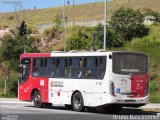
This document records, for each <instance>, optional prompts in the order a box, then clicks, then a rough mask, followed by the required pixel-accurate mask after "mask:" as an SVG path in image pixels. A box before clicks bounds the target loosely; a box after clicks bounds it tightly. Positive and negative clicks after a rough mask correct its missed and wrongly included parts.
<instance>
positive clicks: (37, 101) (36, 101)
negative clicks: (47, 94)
mask: <svg viewBox="0 0 160 120" xmlns="http://www.w3.org/2000/svg"><path fill="white" fill-rule="evenodd" d="M32 100H33V103H34V106H35V107H37V108H41V107H43V103H42V102H41V95H40V93H39V91H35V92H34V94H33V97H32Z"/></svg>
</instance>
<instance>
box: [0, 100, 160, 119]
mask: <svg viewBox="0 0 160 120" xmlns="http://www.w3.org/2000/svg"><path fill="white" fill-rule="evenodd" d="M0 114H1V116H0V120H1V119H2V120H113V119H119V120H122V119H123V120H124V119H133V118H135V119H140V120H141V119H142V118H144V117H145V118H144V119H145V120H147V118H148V120H151V119H154V120H157V119H160V117H158V115H157V113H156V112H151V111H142V110H141V109H132V108H123V110H122V111H121V112H119V113H118V114H117V115H113V114H106V113H105V112H104V111H103V110H101V109H98V111H97V112H96V113H92V112H74V111H72V110H65V108H64V107H63V106H61V107H57V106H54V107H51V108H35V107H34V106H33V104H32V103H28V102H20V101H10V100H4V101H0ZM151 117H152V118H151Z"/></svg>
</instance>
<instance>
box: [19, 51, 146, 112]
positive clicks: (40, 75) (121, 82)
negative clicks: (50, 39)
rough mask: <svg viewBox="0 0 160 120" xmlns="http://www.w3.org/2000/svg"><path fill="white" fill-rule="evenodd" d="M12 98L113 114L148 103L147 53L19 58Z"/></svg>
mask: <svg viewBox="0 0 160 120" xmlns="http://www.w3.org/2000/svg"><path fill="white" fill-rule="evenodd" d="M19 75H20V77H19V84H18V98H19V100H24V101H33V102H34V105H35V106H36V107H42V106H43V105H48V104H52V105H57V104H59V105H65V106H66V107H69V106H72V108H73V110H75V111H83V110H84V107H97V106H102V107H103V108H104V110H106V111H108V110H109V111H112V112H117V111H118V110H120V108H122V107H123V106H131V107H139V106H142V105H145V104H147V103H148V101H149V70H148V55H147V54H145V53H139V52H122V51H117V52H116V51H115V52H105V51H101V52H100V51H96V52H76V51H72V52H52V53H26V54H22V55H21V56H20V66H19Z"/></svg>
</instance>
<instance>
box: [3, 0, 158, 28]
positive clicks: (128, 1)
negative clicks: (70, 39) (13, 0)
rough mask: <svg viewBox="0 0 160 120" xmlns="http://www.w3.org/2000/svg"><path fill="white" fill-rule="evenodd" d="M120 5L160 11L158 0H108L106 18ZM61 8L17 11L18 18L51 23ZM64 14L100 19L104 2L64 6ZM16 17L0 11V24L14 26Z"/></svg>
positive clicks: (36, 22)
mask: <svg viewBox="0 0 160 120" xmlns="http://www.w3.org/2000/svg"><path fill="white" fill-rule="evenodd" d="M121 6H125V7H131V8H134V9H140V10H141V11H144V10H145V9H152V10H154V11H158V12H160V0H113V1H112V2H108V18H110V16H111V15H112V13H113V12H114V11H115V10H117V9H118V8H119V7H121ZM62 10H63V9H62V7H56V8H48V9H37V10H25V11H21V12H18V16H19V19H18V20H19V21H21V20H22V19H24V20H26V21H27V24H30V25H37V24H47V23H53V19H54V17H55V16H56V15H57V14H60V15H62ZM65 14H66V16H68V20H69V21H83V20H101V19H103V17H104V3H103V2H98V3H89V4H83V5H76V6H75V7H74V12H73V6H72V5H71V6H68V7H66V9H65ZM73 15H74V17H73ZM16 18H17V17H16V13H0V20H1V22H0V26H2V25H3V26H4V25H8V26H10V25H11V26H16V25H17V19H16Z"/></svg>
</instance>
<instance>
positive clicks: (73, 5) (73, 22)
mask: <svg viewBox="0 0 160 120" xmlns="http://www.w3.org/2000/svg"><path fill="white" fill-rule="evenodd" d="M73 25H74V26H75V17H74V0H73Z"/></svg>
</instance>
